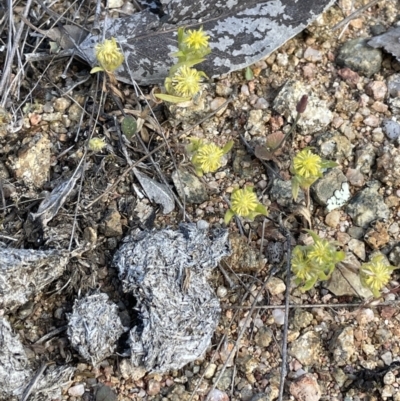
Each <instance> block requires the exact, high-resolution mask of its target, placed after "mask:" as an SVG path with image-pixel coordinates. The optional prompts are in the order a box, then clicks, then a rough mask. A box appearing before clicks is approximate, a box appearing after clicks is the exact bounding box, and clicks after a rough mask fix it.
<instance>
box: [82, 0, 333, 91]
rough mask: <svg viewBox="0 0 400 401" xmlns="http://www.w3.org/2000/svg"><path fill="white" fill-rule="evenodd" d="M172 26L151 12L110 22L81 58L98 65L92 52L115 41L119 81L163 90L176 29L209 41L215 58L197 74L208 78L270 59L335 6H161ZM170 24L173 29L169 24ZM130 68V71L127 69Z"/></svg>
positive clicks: (286, 1) (247, 1) (183, 2)
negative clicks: (121, 58) (194, 31)
mask: <svg viewBox="0 0 400 401" xmlns="http://www.w3.org/2000/svg"><path fill="white" fill-rule="evenodd" d="M161 3H162V6H163V11H164V12H165V13H166V14H168V16H169V19H168V23H163V22H162V21H160V19H159V17H158V16H157V15H155V14H153V13H152V12H150V11H149V10H143V11H141V12H139V13H136V14H133V15H132V16H130V17H127V18H118V19H113V20H110V19H108V20H107V21H106V22H105V23H104V26H103V28H102V29H101V34H99V35H89V36H88V37H87V38H86V39H85V40H84V41H83V42H82V43H81V44H80V45H79V47H80V56H81V57H82V58H83V59H85V60H86V61H87V62H88V63H89V64H90V65H93V66H94V65H96V59H95V53H94V48H95V45H96V44H97V43H101V42H102V41H103V32H105V35H106V39H109V38H111V37H115V38H116V39H117V41H118V43H119V44H120V45H121V47H122V50H123V52H124V54H125V58H126V61H127V63H124V64H123V65H122V66H121V67H120V68H119V69H118V70H117V71H116V78H117V79H119V80H121V81H123V82H127V83H132V80H135V81H136V82H137V83H139V84H142V85H148V84H160V83H162V82H163V80H164V78H165V77H166V76H167V74H168V70H169V68H170V67H171V65H172V64H173V63H174V61H173V60H172V59H171V56H170V54H171V53H173V52H175V51H176V50H177V47H176V46H177V40H176V39H177V38H176V36H177V28H178V26H185V27H187V28H188V29H198V28H200V27H201V26H202V27H203V29H204V31H205V32H206V33H207V35H209V36H210V47H211V49H212V52H211V54H210V55H209V56H208V57H207V60H206V61H204V62H203V63H201V64H199V66H198V68H199V69H201V70H203V71H204V72H205V73H206V74H207V75H208V76H210V77H215V76H218V75H221V74H225V73H228V72H230V71H235V70H238V69H241V68H245V67H247V66H249V65H251V64H253V63H255V62H256V61H258V60H260V59H262V58H264V57H266V56H267V55H268V54H270V53H272V52H273V51H274V50H275V49H277V48H279V47H280V46H282V45H283V44H284V43H285V42H286V41H288V40H289V39H291V38H292V37H293V36H295V35H296V34H298V33H299V32H301V31H302V30H303V29H304V28H306V27H307V26H308V25H309V24H310V23H311V22H312V21H314V20H315V19H316V18H317V17H318V16H319V15H320V14H321V13H322V12H323V11H324V10H325V9H326V8H327V7H329V6H330V5H332V4H333V1H332V0H307V1H306V0H302V1H295V0H274V1H257V0H241V1H239V0H231V1H226V2H225V1H221V0H202V1H196V2H194V1H191V0H163V1H162V2H161ZM171 22H172V23H171ZM127 65H128V66H129V68H128V67H127Z"/></svg>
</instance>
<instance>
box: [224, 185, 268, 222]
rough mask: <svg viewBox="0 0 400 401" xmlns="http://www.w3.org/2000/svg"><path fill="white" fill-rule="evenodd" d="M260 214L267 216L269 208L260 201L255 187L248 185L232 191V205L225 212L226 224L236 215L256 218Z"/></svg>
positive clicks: (250, 218) (251, 218) (249, 218)
mask: <svg viewBox="0 0 400 401" xmlns="http://www.w3.org/2000/svg"><path fill="white" fill-rule="evenodd" d="M260 214H263V215H264V216H267V215H268V211H267V208H266V207H265V206H264V205H263V204H261V203H260V202H259V201H258V199H257V195H256V194H255V193H254V189H253V187H252V186H246V187H245V188H243V189H240V188H237V189H235V190H234V191H233V192H232V195H231V207H230V209H228V211H227V212H226V213H225V217H224V221H225V224H229V222H230V221H231V219H232V217H233V216H235V215H236V216H239V217H244V218H246V219H248V220H254V218H255V217H256V216H258V215H260Z"/></svg>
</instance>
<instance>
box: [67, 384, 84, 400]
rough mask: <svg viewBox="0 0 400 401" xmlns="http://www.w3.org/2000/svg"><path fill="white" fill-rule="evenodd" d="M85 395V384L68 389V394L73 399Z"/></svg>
mask: <svg viewBox="0 0 400 401" xmlns="http://www.w3.org/2000/svg"><path fill="white" fill-rule="evenodd" d="M84 393H85V386H84V385H83V384H77V385H76V386H72V387H70V388H69V389H68V394H69V395H70V396H71V397H81V396H82V395H83V394H84Z"/></svg>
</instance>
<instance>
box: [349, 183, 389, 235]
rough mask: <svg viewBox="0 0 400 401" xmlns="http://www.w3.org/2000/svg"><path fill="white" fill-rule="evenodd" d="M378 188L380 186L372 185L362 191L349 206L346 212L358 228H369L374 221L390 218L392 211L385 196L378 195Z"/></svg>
mask: <svg viewBox="0 0 400 401" xmlns="http://www.w3.org/2000/svg"><path fill="white" fill-rule="evenodd" d="M378 188H379V185H378V186H377V185H374V184H372V185H371V186H370V187H369V188H365V189H363V190H361V191H360V192H358V193H357V194H356V195H355V196H354V197H353V198H352V199H351V200H350V202H349V204H348V205H347V208H346V212H347V213H348V214H349V215H350V217H351V218H352V219H353V223H354V224H356V225H357V226H360V227H367V226H368V224H369V223H371V222H372V221H373V220H376V219H388V218H389V215H390V210H389V208H388V207H387V206H386V204H385V202H384V199H383V196H382V195H380V194H378Z"/></svg>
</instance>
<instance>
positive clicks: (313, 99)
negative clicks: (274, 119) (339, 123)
mask: <svg viewBox="0 0 400 401" xmlns="http://www.w3.org/2000/svg"><path fill="white" fill-rule="evenodd" d="M306 94H307V95H308V102H307V107H306V109H305V111H304V113H302V114H301V118H300V120H299V121H298V123H297V126H298V127H299V129H300V132H301V133H302V134H304V135H305V134H312V133H314V132H317V131H319V130H321V129H323V128H325V127H326V126H327V125H329V123H330V122H331V121H332V118H333V114H332V112H331V111H330V110H329V109H328V107H327V106H326V103H325V101H323V100H321V99H319V98H318V97H317V96H316V95H314V94H313V93H312V92H311V90H310V88H309V87H307V86H306V85H304V84H303V83H302V82H300V81H288V82H287V83H286V84H285V85H284V86H283V88H282V89H281V90H280V92H279V94H278V96H277V97H276V98H275V100H274V103H273V107H274V109H275V111H277V112H278V113H279V114H282V115H283V116H285V117H286V118H288V119H289V120H291V121H294V119H295V118H296V116H297V111H296V106H297V103H298V102H299V101H300V99H301V97H302V96H303V95H306Z"/></svg>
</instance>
